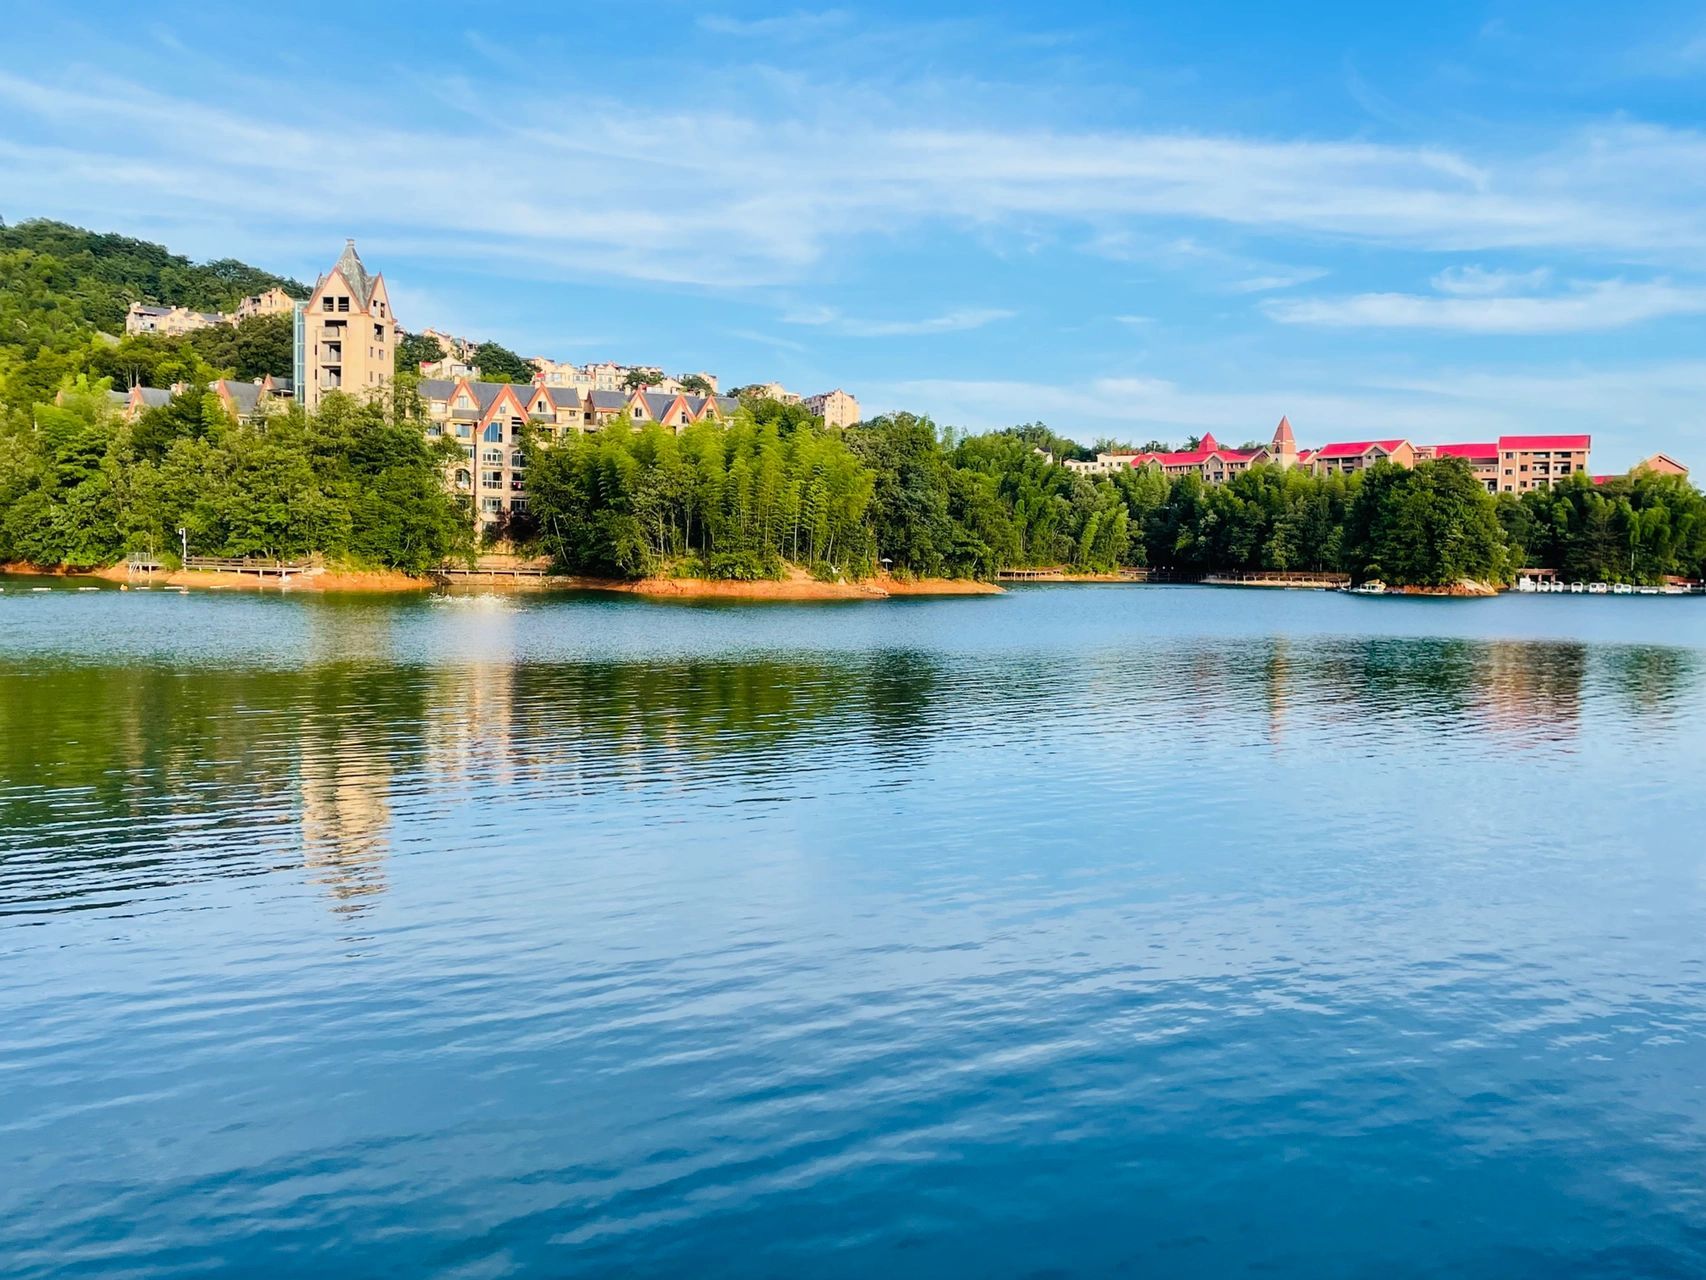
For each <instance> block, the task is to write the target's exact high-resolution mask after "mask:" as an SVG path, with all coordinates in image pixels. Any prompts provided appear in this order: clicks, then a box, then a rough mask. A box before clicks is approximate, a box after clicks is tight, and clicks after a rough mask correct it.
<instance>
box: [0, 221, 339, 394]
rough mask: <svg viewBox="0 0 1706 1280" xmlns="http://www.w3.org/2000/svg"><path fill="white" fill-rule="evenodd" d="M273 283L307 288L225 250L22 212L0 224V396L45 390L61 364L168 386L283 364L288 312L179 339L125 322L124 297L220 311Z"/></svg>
mask: <svg viewBox="0 0 1706 1280" xmlns="http://www.w3.org/2000/svg"><path fill="white" fill-rule="evenodd" d="M274 286H277V287H278V288H281V289H283V290H284V291H285V292H286V293H289V294H291V295H292V296H295V297H306V296H307V294H308V290H307V288H306V287H305V286H304V285H303V284H302V283H301V282H300V281H297V280H291V279H289V278H287V277H285V276H279V275H274V274H273V273H272V272H270V271H262V270H261V269H260V268H259V267H251V266H249V265H248V264H247V263H244V262H238V261H236V260H235V259H232V258H222V259H220V260H219V261H216V262H204V263H195V262H191V261H190V260H189V259H188V258H186V257H184V256H183V255H182V254H176V253H173V252H171V251H170V250H169V249H167V248H166V247H165V246H164V245H158V244H151V243H149V242H148V241H146V240H136V239H132V238H131V237H129V236H120V235H110V234H102V233H98V232H94V231H85V230H84V229H83V228H81V227H73V226H70V225H68V224H66V223H63V222H53V221H49V220H47V219H45V218H32V219H29V220H28V221H25V222H20V223H17V224H16V225H14V226H7V225H5V224H3V223H0V404H5V405H13V406H17V405H24V404H28V403H30V402H32V401H35V400H40V399H44V398H47V397H49V396H51V395H52V393H53V391H54V390H55V389H57V387H58V386H59V383H60V381H61V380H62V379H63V378H65V377H66V376H68V375H76V374H79V373H87V374H91V375H93V376H95V377H110V378H112V379H113V380H114V382H115V384H116V385H119V386H124V385H127V384H129V383H131V382H140V383H142V384H144V385H147V386H168V385H170V384H171V383H172V382H174V381H178V380H189V381H205V380H207V379H208V378H212V377H218V376H220V375H221V374H225V375H230V376H232V377H238V378H255V377H259V376H260V375H262V374H265V373H270V374H272V375H274V376H275V377H281V376H287V375H288V374H289V373H290V362H291V357H290V321H289V317H287V316H268V317H259V318H256V319H252V320H246V321H244V322H243V323H242V324H241V325H236V326H230V327H225V326H221V327H219V328H216V329H207V330H203V331H201V332H198V333H194V334H190V335H189V336H188V337H183V338H166V337H160V336H157V335H152V334H149V335H139V336H137V337H133V338H123V339H122V341H118V340H117V339H119V338H120V336H121V335H122V334H123V333H124V316H125V311H126V310H127V309H128V308H129V306H130V304H131V303H132V302H147V303H153V304H156V305H159V306H183V307H191V308H193V309H195V310H198V311H228V310H230V309H231V308H233V307H234V306H236V304H237V302H238V300H239V299H241V298H243V297H245V296H247V295H249V294H253V293H260V292H263V291H264V290H267V289H270V288H273V287H274Z"/></svg>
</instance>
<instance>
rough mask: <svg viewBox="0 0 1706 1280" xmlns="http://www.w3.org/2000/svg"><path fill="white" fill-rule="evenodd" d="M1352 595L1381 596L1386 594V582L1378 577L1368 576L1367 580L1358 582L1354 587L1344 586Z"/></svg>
mask: <svg viewBox="0 0 1706 1280" xmlns="http://www.w3.org/2000/svg"><path fill="white" fill-rule="evenodd" d="M1345 590H1346V591H1348V592H1349V593H1350V594H1351V595H1353V596H1383V595H1385V594H1386V584H1385V583H1384V582H1382V581H1381V580H1380V579H1379V578H1370V579H1369V580H1368V581H1367V582H1359V583H1358V584H1357V585H1356V586H1354V587H1346V588H1345Z"/></svg>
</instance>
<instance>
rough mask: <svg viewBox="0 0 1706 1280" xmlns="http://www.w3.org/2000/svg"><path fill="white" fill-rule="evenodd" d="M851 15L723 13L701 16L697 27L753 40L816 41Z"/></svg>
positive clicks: (835, 12) (834, 12) (832, 11)
mask: <svg viewBox="0 0 1706 1280" xmlns="http://www.w3.org/2000/svg"><path fill="white" fill-rule="evenodd" d="M851 16H852V15H850V14H849V13H848V12H847V11H846V10H845V9H822V10H818V11H816V12H813V11H810V10H806V9H796V10H795V11H794V12H793V13H783V14H777V15H776V16H775V17H770V18H731V17H729V16H727V15H726V14H717V13H707V14H703V15H701V16H700V18H699V20H698V24H697V25H698V27H699V29H700V30H701V31H709V32H712V33H713V34H715V35H722V36H740V37H742V38H744V39H756V40H779V41H796V40H815V39H818V38H820V37H822V36H825V35H827V34H829V33H830V32H831V31H834V30H836V29H837V28H840V27H845V26H846V25H847V24H848V22H849V20H850V19H851Z"/></svg>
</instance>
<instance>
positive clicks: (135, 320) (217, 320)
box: [124, 302, 230, 338]
mask: <svg viewBox="0 0 1706 1280" xmlns="http://www.w3.org/2000/svg"><path fill="white" fill-rule="evenodd" d="M229 320H230V317H229V316H227V315H226V314H225V313H224V312H223V311H191V310H190V309H189V308H188V307H156V306H150V305H149V304H148V303H145V302H133V303H131V304H130V310H128V311H127V312H125V316H124V331H125V332H126V333H159V334H164V335H165V336H167V337H171V338H176V337H179V336H181V335H183V334H186V333H194V332H195V331H196V330H197V329H211V328H212V327H213V326H214V325H218V324H225V323H226V322H227V321H229Z"/></svg>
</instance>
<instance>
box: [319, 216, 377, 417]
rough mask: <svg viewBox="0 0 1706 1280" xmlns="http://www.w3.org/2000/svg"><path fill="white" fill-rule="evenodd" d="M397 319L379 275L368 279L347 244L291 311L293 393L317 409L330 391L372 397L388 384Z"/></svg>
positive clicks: (360, 263)
mask: <svg viewBox="0 0 1706 1280" xmlns="http://www.w3.org/2000/svg"><path fill="white" fill-rule="evenodd" d="M397 333H398V328H397V319H396V317H395V316H393V315H392V314H391V299H390V297H389V295H388V294H387V293H386V291H385V277H384V276H383V275H369V274H368V270H367V268H366V267H365V266H363V265H362V261H361V258H360V257H359V256H358V255H357V254H356V251H355V241H354V240H346V241H345V242H344V251H343V253H342V254H340V255H339V257H338V260H337V263H336V264H335V265H334V266H333V267H332V269H331V270H330V271H328V272H327V273H326V274H325V275H323V276H321V277H320V279H319V280H318V281H317V282H316V283H315V285H314V292H313V293H312V294H311V295H309V298H308V301H306V302H304V303H301V304H299V305H298V307H297V309H296V394H297V397H298V399H300V400H301V401H302V403H303V404H305V405H306V406H307V407H308V408H309V409H317V408H319V406H320V401H321V400H323V399H324V398H325V396H326V393H327V392H329V391H345V392H348V393H349V394H350V395H354V396H366V395H372V394H376V393H377V392H379V391H382V390H383V389H384V388H386V387H388V386H389V385H390V384H391V371H392V367H393V363H392V362H393V361H394V359H395V358H396V357H395V353H396V350H397Z"/></svg>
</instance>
